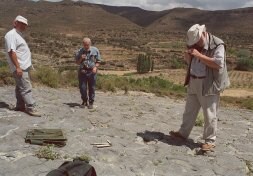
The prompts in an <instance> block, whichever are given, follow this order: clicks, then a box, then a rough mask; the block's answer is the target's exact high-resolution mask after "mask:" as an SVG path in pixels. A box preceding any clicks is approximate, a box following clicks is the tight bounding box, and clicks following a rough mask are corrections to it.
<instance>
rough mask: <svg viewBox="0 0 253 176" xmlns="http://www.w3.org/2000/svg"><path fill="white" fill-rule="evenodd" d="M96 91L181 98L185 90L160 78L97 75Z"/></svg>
mask: <svg viewBox="0 0 253 176" xmlns="http://www.w3.org/2000/svg"><path fill="white" fill-rule="evenodd" d="M97 89H100V90H103V91H112V92H115V91H116V90H117V89H120V90H125V91H126V89H127V92H128V91H129V90H134V91H144V92H151V93H155V94H156V95H161V96H163V95H176V96H183V95H184V94H185V88H184V87H183V86H181V85H176V84H173V83H172V82H170V81H167V80H164V79H162V78H160V77H157V76H155V77H149V78H138V79H134V78H132V77H131V76H130V77H120V76H116V75H98V79H97Z"/></svg>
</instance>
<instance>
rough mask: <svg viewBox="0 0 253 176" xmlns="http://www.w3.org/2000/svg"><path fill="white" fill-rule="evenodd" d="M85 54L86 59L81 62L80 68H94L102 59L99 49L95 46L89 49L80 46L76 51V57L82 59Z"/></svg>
mask: <svg viewBox="0 0 253 176" xmlns="http://www.w3.org/2000/svg"><path fill="white" fill-rule="evenodd" d="M83 54H85V55H86V59H85V60H84V61H83V62H82V63H81V64H80V68H86V69H92V68H93V67H95V66H96V63H97V62H101V61H102V59H101V56H100V53H99V50H98V49H97V48H96V47H94V46H91V47H90V50H89V51H87V50H85V49H84V48H80V49H79V51H78V52H77V53H76V56H75V59H76V60H78V59H80V57H81V55H83Z"/></svg>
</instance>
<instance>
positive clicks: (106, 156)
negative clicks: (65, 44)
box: [0, 87, 253, 176]
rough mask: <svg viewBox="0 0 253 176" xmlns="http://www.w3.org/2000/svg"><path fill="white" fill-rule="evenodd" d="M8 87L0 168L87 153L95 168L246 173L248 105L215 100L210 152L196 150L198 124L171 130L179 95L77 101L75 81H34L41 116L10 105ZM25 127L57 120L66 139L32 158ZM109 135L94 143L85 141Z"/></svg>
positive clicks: (11, 173) (21, 170)
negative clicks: (177, 133)
mask: <svg viewBox="0 0 253 176" xmlns="http://www.w3.org/2000/svg"><path fill="white" fill-rule="evenodd" d="M13 92H14V87H0V95H1V96H0V175H1V176H44V175H46V174H47V173H48V172H49V171H51V170H52V169H55V168H57V167H58V166H59V165H60V164H62V163H63V162H64V161H65V160H70V159H71V158H73V157H75V156H88V157H90V158H91V161H90V164H91V165H93V166H94V167H95V169H96V171H97V174H98V175H99V176H225V175H226V176H252V175H253V112H252V111H248V110H242V109H234V108H221V109H220V112H219V122H218V139H217V146H216V148H215V151H214V152H209V153H206V154H202V153H200V152H198V150H199V144H198V142H201V141H202V140H201V135H202V130H203V128H202V127H195V128H194V129H193V131H192V133H191V136H190V139H189V140H187V141H186V142H184V141H180V140H175V139H173V138H171V137H170V136H169V131H170V130H177V129H178V127H179V125H180V123H181V117H182V113H183V110H184V103H185V102H184V101H176V100H172V99H170V98H165V97H156V96H154V95H152V94H145V93H136V92H130V93H129V94H128V95H124V93H117V94H116V93H114V94H112V93H102V92H97V95H96V104H95V105H96V106H97V107H96V109H94V110H88V109H82V108H80V107H79V103H80V96H79V92H78V90H77V89H50V88H44V87H36V88H34V96H35V98H36V100H37V102H38V107H39V110H40V111H41V112H42V113H43V116H42V117H31V116H29V115H27V114H25V113H23V112H15V111H10V110H9V109H8V108H7V105H8V104H11V103H14V102H15V97H14V95H13ZM30 128H61V129H63V131H64V133H65V135H66V137H67V139H68V141H67V145H66V146H64V147H62V148H56V147H55V148H53V150H54V151H55V152H57V153H58V154H59V155H60V157H59V158H58V159H55V160H46V159H39V158H38V157H37V156H35V153H36V152H37V151H38V150H40V149H41V146H37V145H30V144H27V143H25V141H24V137H25V135H26V132H27V130H28V129H30ZM107 140H109V141H111V143H112V146H111V147H107V148H97V147H95V146H92V145H91V144H92V143H100V142H106V141H107Z"/></svg>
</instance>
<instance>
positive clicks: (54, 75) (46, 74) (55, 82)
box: [33, 67, 60, 88]
mask: <svg viewBox="0 0 253 176" xmlns="http://www.w3.org/2000/svg"><path fill="white" fill-rule="evenodd" d="M33 79H34V80H35V81H36V82H38V83H42V84H44V85H46V86H49V87H52V88H57V87H58V86H59V80H60V75H59V73H58V72H57V71H56V70H54V69H53V68H50V67H40V68H38V69H37V70H36V71H35V73H34V78H33Z"/></svg>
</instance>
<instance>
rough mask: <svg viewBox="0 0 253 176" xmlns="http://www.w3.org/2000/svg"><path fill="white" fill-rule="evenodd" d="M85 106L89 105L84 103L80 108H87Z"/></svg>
mask: <svg viewBox="0 0 253 176" xmlns="http://www.w3.org/2000/svg"><path fill="white" fill-rule="evenodd" d="M85 106H88V103H87V102H85V101H83V102H82V104H81V105H80V108H85Z"/></svg>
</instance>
